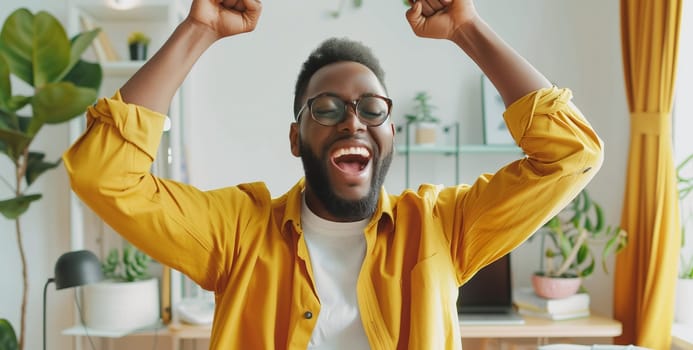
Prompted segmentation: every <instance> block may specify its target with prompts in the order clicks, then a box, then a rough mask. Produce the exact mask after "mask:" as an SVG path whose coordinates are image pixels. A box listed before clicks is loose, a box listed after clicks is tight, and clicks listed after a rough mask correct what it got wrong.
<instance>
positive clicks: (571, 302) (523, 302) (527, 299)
mask: <svg viewBox="0 0 693 350" xmlns="http://www.w3.org/2000/svg"><path fill="white" fill-rule="evenodd" d="M513 302H514V303H515V305H516V306H517V307H518V309H524V310H528V311H533V312H539V313H548V314H564V313H569V312H573V311H582V310H589V308H590V295H589V294H587V293H577V294H573V295H571V296H569V297H566V298H560V299H546V298H542V297H540V296H538V295H536V294H535V293H534V290H532V288H518V289H516V290H514V291H513Z"/></svg>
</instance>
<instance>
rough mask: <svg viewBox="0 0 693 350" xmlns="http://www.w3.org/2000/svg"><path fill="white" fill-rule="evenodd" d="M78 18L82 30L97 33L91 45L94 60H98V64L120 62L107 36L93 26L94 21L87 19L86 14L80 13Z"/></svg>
mask: <svg viewBox="0 0 693 350" xmlns="http://www.w3.org/2000/svg"><path fill="white" fill-rule="evenodd" d="M78 17H79V23H80V26H81V28H82V30H85V31H90V30H98V31H99V34H98V35H97V37H96V40H94V41H93V42H92V45H91V46H92V48H93V49H94V54H95V55H96V59H98V60H99V62H107V61H112V62H115V61H120V56H119V55H118V52H117V51H116V49H115V48H114V47H113V43H112V42H111V39H110V38H109V37H108V34H106V32H105V31H103V30H101V28H97V27H96V25H94V22H95V21H94V19H92V18H91V17H89V15H88V14H86V13H80V14H79V16H78Z"/></svg>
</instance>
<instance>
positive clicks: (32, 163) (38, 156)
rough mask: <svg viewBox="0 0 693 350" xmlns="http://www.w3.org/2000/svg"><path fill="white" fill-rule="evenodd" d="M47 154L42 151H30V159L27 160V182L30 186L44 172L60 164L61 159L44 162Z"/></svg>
mask: <svg viewBox="0 0 693 350" xmlns="http://www.w3.org/2000/svg"><path fill="white" fill-rule="evenodd" d="M45 156H46V155H45V154H43V153H40V152H29V159H28V160H27V168H26V175H25V179H26V184H27V186H30V185H31V184H32V183H34V181H36V179H37V178H38V177H39V176H40V175H41V174H43V173H44V172H46V171H48V170H50V169H53V168H55V167H57V166H58V165H60V160H58V161H57V162H54V163H51V162H44V161H43V158H44V157H45Z"/></svg>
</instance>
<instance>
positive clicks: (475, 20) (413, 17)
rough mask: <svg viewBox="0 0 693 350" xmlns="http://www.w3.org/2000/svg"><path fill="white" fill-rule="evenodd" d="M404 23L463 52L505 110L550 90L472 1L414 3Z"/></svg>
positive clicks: (543, 79) (419, 32) (455, 0)
mask: <svg viewBox="0 0 693 350" xmlns="http://www.w3.org/2000/svg"><path fill="white" fill-rule="evenodd" d="M424 2H425V3H426V4H425V5H424V4H423V3H424ZM433 11H435V13H432V12H433ZM429 13H432V14H431V15H428V14H429ZM407 20H408V21H409V25H411V27H412V30H413V31H414V33H415V34H416V35H418V36H420V37H426V38H435V39H448V40H451V41H452V42H454V43H455V44H457V46H459V47H460V48H461V49H462V50H464V52H465V53H466V54H467V55H468V56H469V57H470V58H471V59H472V60H473V61H474V62H475V63H476V64H477V65H478V66H479V68H481V70H482V71H483V72H484V74H485V75H486V76H487V77H488V78H489V79H490V80H491V82H492V83H493V85H494V86H495V87H496V89H497V90H498V92H499V93H500V95H501V97H502V98H503V101H504V102H505V106H506V107H507V106H509V105H510V104H512V103H513V102H515V101H516V100H518V99H519V98H520V97H522V96H525V95H527V94H528V93H530V92H532V91H535V90H538V89H541V88H544V87H550V86H551V83H550V82H549V81H548V80H547V79H546V78H545V77H544V76H543V75H542V74H541V73H539V72H538V71H537V70H536V69H534V67H532V65H531V64H529V62H527V61H526V60H525V59H524V58H523V57H522V56H520V55H519V54H518V53H517V52H515V50H513V48H511V47H510V46H509V45H508V44H507V43H505V42H504V41H503V40H502V39H501V38H500V37H499V36H498V35H497V34H496V33H495V32H494V31H493V30H492V29H491V27H489V25H488V24H486V22H484V21H483V19H482V18H481V17H479V14H478V13H477V12H476V9H475V8H474V3H473V2H472V0H428V1H416V2H415V3H414V4H413V6H412V7H411V9H409V11H407Z"/></svg>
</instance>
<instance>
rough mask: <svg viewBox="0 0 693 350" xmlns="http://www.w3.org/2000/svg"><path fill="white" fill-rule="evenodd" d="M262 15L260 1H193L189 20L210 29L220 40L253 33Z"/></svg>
mask: <svg viewBox="0 0 693 350" xmlns="http://www.w3.org/2000/svg"><path fill="white" fill-rule="evenodd" d="M261 13H262V3H261V2H260V1H259V0H193V4H192V7H191V8H190V14H188V18H187V20H190V21H194V22H196V23H199V24H202V25H204V26H206V27H208V28H209V29H211V30H212V32H214V33H215V34H216V36H217V39H220V38H223V37H227V36H231V35H235V34H240V33H247V32H251V31H253V30H254V29H255V26H256V25H257V23H258V20H259V19H260V14H261Z"/></svg>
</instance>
